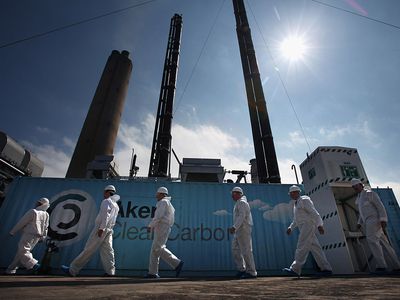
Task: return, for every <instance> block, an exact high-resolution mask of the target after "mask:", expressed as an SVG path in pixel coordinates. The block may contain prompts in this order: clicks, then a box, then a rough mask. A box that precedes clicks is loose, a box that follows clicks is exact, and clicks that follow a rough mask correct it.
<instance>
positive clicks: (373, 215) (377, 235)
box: [351, 178, 400, 273]
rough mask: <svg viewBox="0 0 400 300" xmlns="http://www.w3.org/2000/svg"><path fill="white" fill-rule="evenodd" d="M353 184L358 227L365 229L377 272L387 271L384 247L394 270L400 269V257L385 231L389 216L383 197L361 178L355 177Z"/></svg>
mask: <svg viewBox="0 0 400 300" xmlns="http://www.w3.org/2000/svg"><path fill="white" fill-rule="evenodd" d="M351 185H352V187H353V189H354V190H355V191H356V192H357V194H358V195H357V199H356V204H357V206H358V211H359V213H360V216H359V218H358V228H359V229H361V228H364V230H365V235H366V237H367V241H368V245H369V247H370V249H371V252H372V255H373V256H374V258H375V261H376V269H375V272H376V273H381V272H383V273H384V272H386V269H387V263H386V261H385V258H384V256H383V249H384V250H385V251H386V252H387V253H388V256H389V258H390V260H391V261H392V263H393V271H400V262H399V259H398V257H397V255H396V252H395V251H394V250H393V248H392V246H390V243H389V240H388V238H387V237H386V235H385V232H384V230H385V228H386V226H387V221H388V218H387V214H386V210H385V207H384V206H383V204H382V201H381V199H380V198H379V196H378V194H377V193H375V192H374V191H372V190H370V189H367V188H365V187H364V185H363V184H362V182H361V181H360V180H359V179H356V178H353V179H352V180H351ZM382 246H383V248H382Z"/></svg>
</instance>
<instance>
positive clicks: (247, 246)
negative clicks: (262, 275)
mask: <svg viewBox="0 0 400 300" xmlns="http://www.w3.org/2000/svg"><path fill="white" fill-rule="evenodd" d="M231 194H232V199H233V201H235V202H236V203H235V206H234V208H233V226H232V227H231V228H229V232H230V233H232V234H235V235H234V238H233V241H232V255H233V259H234V261H235V264H236V267H237V269H238V273H237V274H236V277H237V278H240V279H252V278H257V271H256V267H255V263H254V257H253V248H252V241H251V230H252V226H253V218H252V216H251V211H250V205H249V203H247V199H246V196H245V195H243V190H242V189H241V188H240V187H234V188H233V189H232V192H231Z"/></svg>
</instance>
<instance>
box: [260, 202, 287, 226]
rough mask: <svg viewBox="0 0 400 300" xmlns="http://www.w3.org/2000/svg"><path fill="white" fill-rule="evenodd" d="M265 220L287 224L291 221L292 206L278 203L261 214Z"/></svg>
mask: <svg viewBox="0 0 400 300" xmlns="http://www.w3.org/2000/svg"><path fill="white" fill-rule="evenodd" d="M263 217H264V219H265V220H268V221H273V222H280V223H287V222H288V221H291V220H292V219H293V204H292V203H279V204H277V205H275V206H274V207H273V208H272V209H269V210H267V211H265V212H264V213H263Z"/></svg>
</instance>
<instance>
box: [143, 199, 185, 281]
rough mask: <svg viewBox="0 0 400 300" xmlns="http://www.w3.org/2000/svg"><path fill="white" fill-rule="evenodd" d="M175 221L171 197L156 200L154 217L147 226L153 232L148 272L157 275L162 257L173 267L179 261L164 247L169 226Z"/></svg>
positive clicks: (169, 229)
mask: <svg viewBox="0 0 400 300" xmlns="http://www.w3.org/2000/svg"><path fill="white" fill-rule="evenodd" d="M174 221H175V209H174V207H173V206H172V204H171V197H164V198H163V199H161V200H159V201H157V205H156V211H155V213H154V218H153V220H151V222H150V224H149V225H148V227H151V228H152V229H153V232H154V238H153V244H152V245H151V251H150V260H149V274H152V275H158V265H159V262H160V258H162V259H163V260H164V261H165V262H166V263H167V264H168V265H170V266H171V267H172V268H173V269H175V268H176V267H177V266H178V265H179V263H180V262H181V260H180V259H178V258H177V257H176V256H175V255H174V254H173V253H172V252H171V251H169V250H168V249H167V247H166V243H167V240H168V237H169V234H170V232H171V227H172V225H173V224H174Z"/></svg>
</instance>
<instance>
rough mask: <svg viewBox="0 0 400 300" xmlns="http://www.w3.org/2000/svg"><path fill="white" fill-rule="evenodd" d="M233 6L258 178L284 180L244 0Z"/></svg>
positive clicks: (268, 180) (267, 181)
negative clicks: (280, 173)
mask: <svg viewBox="0 0 400 300" xmlns="http://www.w3.org/2000/svg"><path fill="white" fill-rule="evenodd" d="M233 8H234V11H235V18H236V33H237V37H238V42H239V49H240V57H241V60H242V67H243V76H244V80H245V85H246V93H247V103H248V106H249V113H250V123H251V129H252V132H253V142H254V150H255V154H256V165H257V175H258V180H259V182H260V183H280V182H281V178H280V175H279V168H278V160H277V158H276V153H275V146H274V141H273V138H272V131H271V125H270V123H269V117H268V112H267V105H266V103H265V98H264V92H263V89H262V84H261V79H260V72H259V70H258V65H257V59H256V52H255V50H254V46H253V41H252V38H251V31H250V26H249V22H248V20H247V15H246V9H245V7H244V3H243V0H233Z"/></svg>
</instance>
